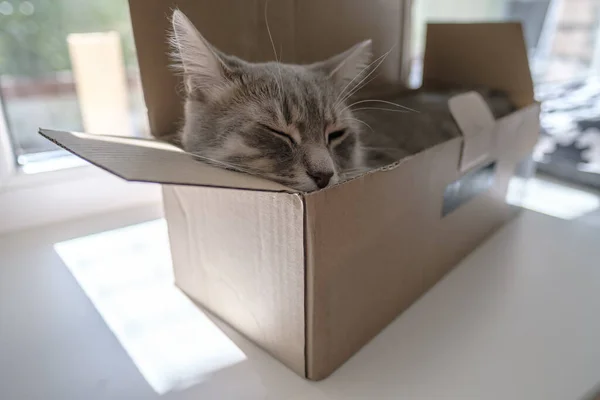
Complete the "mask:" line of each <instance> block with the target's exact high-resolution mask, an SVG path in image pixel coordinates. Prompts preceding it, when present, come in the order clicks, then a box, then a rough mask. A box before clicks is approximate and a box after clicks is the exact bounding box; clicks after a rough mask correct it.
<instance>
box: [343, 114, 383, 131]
mask: <svg viewBox="0 0 600 400" xmlns="http://www.w3.org/2000/svg"><path fill="white" fill-rule="evenodd" d="M340 121H356V122H359V123H361V124H363V125H366V126H367V127H368V128H369V129H370V130H371V132H373V133H375V130H374V129H373V127H372V126H371V125H369V124H367V123H366V122H365V121H363V120H362V119H358V118H353V117H346V118H342V119H340Z"/></svg>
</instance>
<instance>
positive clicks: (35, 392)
mask: <svg viewBox="0 0 600 400" xmlns="http://www.w3.org/2000/svg"><path fill="white" fill-rule="evenodd" d="M125 219H127V218H125ZM121 223H122V222H121ZM95 224H96V225H97V226H100V227H102V226H104V227H109V226H111V225H110V223H109V222H108V219H106V218H104V219H100V220H97V221H96V222H95ZM92 225H93V224H92ZM82 226H86V227H89V226H91V225H90V224H82V223H80V224H79V225H77V226H74V227H69V228H63V229H62V230H61V233H57V231H56V230H50V229H46V230H37V231H35V232H34V233H31V232H29V233H27V232H26V233H22V234H19V235H10V236H4V237H0V399H3V400H30V399H31V400H33V399H44V400H53V399H56V400H71V399H74V400H78V399H82V400H94V399H128V400H129V399H158V398H161V399H166V400H183V399H219V400H221V399H274V400H275V399H276V400H300V399H314V400H341V399H345V400H346V399H490V400H492V399H499V400H500V399H502V400H506V399H524V400H525V399H527V400H537V399H539V400H553V399H556V400H570V399H581V398H583V397H584V396H585V395H586V394H589V393H590V390H592V389H593V388H594V387H595V386H596V385H597V384H598V383H600V226H597V225H593V224H588V223H586V222H585V220H582V221H566V220H560V219H555V218H552V217H548V216H544V215H541V214H536V213H533V212H525V213H523V214H522V216H521V217H519V218H518V219H517V220H515V221H513V222H512V223H510V224H509V225H507V226H505V227H504V228H502V229H501V230H500V231H499V232H498V233H497V234H496V235H495V236H493V237H492V238H491V239H490V240H489V241H488V242H486V243H485V244H483V245H482V246H481V247H480V248H478V249H477V250H476V251H475V252H474V253H472V254H471V255H470V256H469V257H468V258H467V259H465V260H464V261H463V262H462V263H461V264H460V266H458V267H457V268H456V269H455V270H454V271H453V272H452V273H450V274H449V275H448V276H447V277H446V278H445V279H444V280H443V281H442V282H440V283H439V284H438V285H436V286H435V287H434V288H433V289H432V290H431V291H430V292H428V293H427V294H426V295H425V296H424V297H422V298H421V299H420V300H419V301H418V302H417V303H415V304H414V306H412V307H411V308H410V309H409V310H408V311H406V312H405V313H404V314H402V315H401V316H400V317H399V318H397V319H396V320H395V321H394V322H393V323H392V324H391V325H390V326H389V327H388V328H387V329H385V330H384V331H383V332H382V333H381V334H380V335H379V336H377V337H376V338H375V339H374V340H373V341H372V342H371V343H370V344H368V345H367V346H366V347H364V348H363V349H362V350H361V351H360V352H359V353H358V354H357V355H356V356H354V357H353V358H352V359H351V360H350V361H349V362H347V363H346V364H345V365H344V366H343V367H342V368H341V369H339V370H338V371H337V372H336V373H335V374H334V375H333V376H331V377H330V378H328V379H326V380H324V381H322V382H318V383H312V382H308V381H305V380H303V379H301V378H299V377H297V376H296V375H294V374H293V373H292V372H290V371H289V370H288V369H286V368H285V367H283V366H282V365H280V364H279V363H278V362H277V361H275V360H273V359H272V358H271V357H269V356H268V355H267V354H265V353H264V352H262V351H261V350H260V349H258V348H256V347H255V346H254V345H252V344H251V343H249V342H248V341H246V340H245V339H243V338H241V337H240V336H238V335H237V334H235V333H234V332H232V331H231V330H230V329H228V328H227V327H224V326H223V325H222V324H220V323H218V322H217V323H216V325H215V322H213V321H212V320H211V319H210V318H207V317H206V315H205V314H204V313H203V312H202V311H200V310H197V309H196V308H195V307H191V306H190V304H189V303H186V301H187V300H186V299H185V298H184V297H183V296H179V294H178V293H177V292H176V289H174V288H173V287H172V285H170V277H169V274H168V272H167V270H168V255H167V256H165V251H166V250H165V249H166V248H167V243H166V242H165V236H164V226H163V225H162V222H160V221H159V222H153V223H150V224H147V225H142V226H141V227H140V226H138V227H134V228H128V229H129V231H128V230H127V229H125V230H121V231H114V232H111V233H109V234H103V235H104V236H102V235H101V236H99V237H97V236H96V237H91V238H89V237H87V238H86V237H84V238H82V239H76V240H75V241H66V242H65V239H66V238H69V237H71V238H74V237H78V236H80V235H81V233H82V232H83V231H84V230H85V229H84V230H82V229H83V228H82ZM86 229H87V228H86ZM131 229H133V231H132V230H131ZM136 229H138V230H136ZM140 229H141V230H140ZM142 231H143V232H146V233H143V234H141V233H140V232H142ZM123 232H125V233H123ZM127 235H129V236H127ZM132 235H133V238H132ZM144 235H147V237H144ZM128 237H129V238H128ZM99 238H100V239H101V240H100V239H99ZM103 240H104V242H102V241H103ZM148 241H149V242H150V243H151V244H152V248H153V250H148V249H146V250H144V251H141V253H144V254H148V253H149V254H151V256H152V260H151V261H148V265H150V264H152V265H154V267H156V268H158V269H157V270H153V269H152V268H154V267H148V268H147V269H148V270H152V271H153V272H152V274H150V275H148V274H147V276H145V277H144V278H143V279H142V278H139V277H138V278H136V276H137V275H136V274H137V272H136V271H135V270H132V271H129V275H128V273H127V272H126V271H123V269H124V268H125V269H127V267H123V265H127V263H124V264H122V265H121V264H118V261H115V260H116V259H118V258H123V253H122V252H123V251H126V250H127V249H128V248H135V247H136V246H137V247H138V250H140V249H139V246H140V244H139V243H140V242H144V243H147V242H148ZM57 242H61V243H62V244H59V245H57V246H54V244H55V243H57ZM103 243H104V244H103ZM106 243H108V244H106ZM115 243H117V244H115ZM104 246H108V247H107V248H105V247H104ZM111 246H113V247H115V246H117V247H119V246H121V250H119V251H121V253H119V251H115V252H114V254H113V253H112V252H111V251H107V249H108V248H111ZM142 250H143V249H142ZM98 252H101V256H98V254H99V253H98ZM138 253H140V252H138ZM86 257H88V259H86ZM89 257H92V258H89ZM111 257H112V258H111ZM131 257H134V258H133V260H134V261H135V260H137V259H135V257H136V256H135V255H132V256H131ZM165 257H166V258H165ZM98 259H100V260H104V261H97V260H98ZM90 260H91V261H90ZM165 260H166V261H165ZM84 261H85V262H84ZM130 261H131V260H130ZM137 261H139V260H137ZM137 261H136V262H137ZM137 263H138V264H139V262H137ZM165 263H166V265H165ZM94 268H100V270H101V271H102V274H103V275H97V276H96V275H94V272H93V271H94ZM116 270H119V271H121V273H122V274H121V275H120V277H121V278H120V281H119V282H117V284H115V283H114V282H113V281H111V280H110V279H107V278H106V276H110V274H111V273H113V272H115V271H116ZM159 270H160V271H162V272H157V271H159ZM90 271H92V272H90ZM111 271H112V272H111ZM99 276H100V277H102V279H104V284H105V286H104V287H103V288H101V289H102V290H100V289H98V287H99V286H96V287H92V286H93V285H98V280H102V279H100V278H98V277H99ZM149 277H152V279H155V281H153V282H154V283H156V285H154V284H153V285H154V286H152V289H148V290H145V289H144V290H145V292H144V293H145V296H146V297H145V298H140V297H139V296H129V297H127V296H121V297H119V298H118V301H115V298H113V299H112V302H111V300H110V295H109V294H110V293H112V292H110V290H109V291H107V286H106V284H109V286H110V285H113V287H111V288H112V289H111V290H113V292H115V293H116V292H118V290H121V292H119V293H125V292H123V291H122V290H124V289H123V287H131V286H136V285H138V289H139V285H141V284H143V282H144V280H148V279H149ZM107 282H108V283H107ZM157 282H158V283H157ZM90 285H92V286H90ZM115 285H116V286H115ZM118 285H121V286H120V289H119V288H118V287H117V286H118ZM103 290H104V291H103ZM107 293H109V294H107ZM127 293H130V292H127ZM138 293H142V291H140V290H138ZM142 295H144V294H142ZM107 299H108V300H107ZM103 302H104V303H103ZM157 309H162V310H163V311H164V312H163V313H162V314H160V313H159V314H153V313H154V312H155V311H156V310H157ZM172 310H177V311H172ZM184 311H185V312H184ZM128 313H130V314H133V317H131V315H129V317H131V318H130V320H128V319H127V318H128ZM165 313H166V314H165ZM184 314H185V317H184ZM174 315H177V318H179V319H177V318H175V317H173V318H175V320H176V322H173V321H170V320H168V318H166V316H174ZM157 316H158V317H159V318H158V319H157ZM153 318H154V319H153ZM183 319H185V323H182V322H181V321H182V320H183ZM131 321H133V322H134V324H129V325H128V324H127V323H128V322H131ZM177 321H179V322H177ZM154 322H156V323H154ZM136 324H137V325H136ZM171 326H177V327H178V328H177V329H173V330H170V327H171ZM217 326H219V327H220V328H221V329H219V328H217ZM144 330H146V331H144ZM140 331H144V332H142V333H140ZM150 331H152V334H151V335H150V334H147V332H150ZM132 332H133V333H132ZM156 332H159V333H160V334H158V333H156ZM136 335H137V336H136ZM140 335H141V336H140ZM144 335H145V336H144ZM136 338H137V339H136ZM140 343H143V345H141V344H140ZM161 357H162V358H161ZM161 360H162V361H161Z"/></svg>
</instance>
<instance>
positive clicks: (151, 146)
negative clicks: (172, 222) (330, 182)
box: [40, 129, 294, 192]
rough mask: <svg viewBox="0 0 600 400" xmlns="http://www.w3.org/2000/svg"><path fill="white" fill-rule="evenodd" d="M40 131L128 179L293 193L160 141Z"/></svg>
mask: <svg viewBox="0 0 600 400" xmlns="http://www.w3.org/2000/svg"><path fill="white" fill-rule="evenodd" d="M40 134H41V135H42V136H44V137H46V138H47V139H49V140H51V141H52V142H54V143H56V144H57V145H59V146H60V147H62V148H64V149H66V150H68V151H70V152H71V153H73V154H75V155H77V156H79V157H81V158H83V159H84V160H86V161H88V162H90V163H92V164H94V165H96V166H98V167H100V168H102V169H104V170H106V171H108V172H110V173H112V174H114V175H117V176H119V177H121V178H123V179H125V180H128V181H135V182H155V183H163V184H175V185H194V186H212V187H225V188H236V189H247V190H261V191H272V192H273V191H276V192H281V191H286V192H294V190H292V189H289V188H287V187H285V186H283V185H280V184H278V183H275V182H271V181H268V180H265V179H262V178H258V177H255V176H252V175H248V174H242V173H238V172H233V171H228V170H225V169H222V168H215V167H211V166H210V165H207V164H204V163H202V162H199V161H197V160H195V159H194V158H193V156H192V155H190V154H188V153H185V152H184V151H182V150H181V149H179V148H177V147H175V146H172V145H170V144H167V143H163V142H157V141H154V140H147V139H136V138H124V137H114V136H105V135H92V134H86V133H75V132H65V131H53V130H45V129H41V130H40Z"/></svg>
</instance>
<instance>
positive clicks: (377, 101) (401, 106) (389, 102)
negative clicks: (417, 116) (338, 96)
mask: <svg viewBox="0 0 600 400" xmlns="http://www.w3.org/2000/svg"><path fill="white" fill-rule="evenodd" d="M364 103H383V104H388V105H391V106H395V107H398V108H401V109H403V110H406V111H411V112H415V113H418V112H419V111H417V110H414V109H412V108H410V107H406V106H403V105H401V104H398V103H394V102H391V101H387V100H380V99H367V100H360V101H356V102H354V103H352V104H350V105H348V106H346V107H344V108H343V109H342V110H341V111H340V112H343V111H345V110H347V109H349V108H350V107H353V106H355V105H357V104H364Z"/></svg>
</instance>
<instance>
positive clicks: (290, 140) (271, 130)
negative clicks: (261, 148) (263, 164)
mask: <svg viewBox="0 0 600 400" xmlns="http://www.w3.org/2000/svg"><path fill="white" fill-rule="evenodd" d="M259 125H260V126H261V127H262V128H263V129H265V130H267V131H269V132H271V133H274V134H275V135H276V136H279V137H281V138H283V139H285V140H286V141H287V142H289V143H290V144H291V145H295V144H296V142H295V141H294V139H293V138H292V137H291V136H290V135H288V134H287V133H285V132H282V131H280V130H277V129H275V128H271V127H270V126H269V125H265V124H259Z"/></svg>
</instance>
